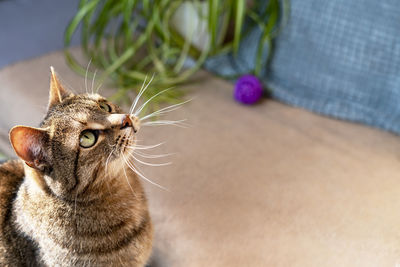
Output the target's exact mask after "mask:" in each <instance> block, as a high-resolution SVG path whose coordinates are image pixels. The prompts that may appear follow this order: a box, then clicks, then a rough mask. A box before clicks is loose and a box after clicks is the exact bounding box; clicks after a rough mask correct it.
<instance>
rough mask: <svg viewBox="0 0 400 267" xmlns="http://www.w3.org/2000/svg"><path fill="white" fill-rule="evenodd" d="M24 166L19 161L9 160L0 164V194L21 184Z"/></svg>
mask: <svg viewBox="0 0 400 267" xmlns="http://www.w3.org/2000/svg"><path fill="white" fill-rule="evenodd" d="M23 178H24V166H23V163H22V161H20V160H9V161H6V162H4V163H2V164H0V192H2V191H3V190H5V189H7V188H9V187H10V186H11V187H13V186H15V185H18V184H20V183H21V181H22V180H23Z"/></svg>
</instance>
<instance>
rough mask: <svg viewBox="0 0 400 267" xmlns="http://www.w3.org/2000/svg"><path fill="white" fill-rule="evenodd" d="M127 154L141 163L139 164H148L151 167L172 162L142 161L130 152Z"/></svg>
mask: <svg viewBox="0 0 400 267" xmlns="http://www.w3.org/2000/svg"><path fill="white" fill-rule="evenodd" d="M129 156H130V157H131V158H132V159H134V160H136V161H137V162H139V163H141V164H143V165H148V166H152V167H161V166H168V165H171V164H172V162H165V163H150V162H145V161H142V160H140V159H138V158H136V157H135V156H134V155H132V154H131V153H130V154H129Z"/></svg>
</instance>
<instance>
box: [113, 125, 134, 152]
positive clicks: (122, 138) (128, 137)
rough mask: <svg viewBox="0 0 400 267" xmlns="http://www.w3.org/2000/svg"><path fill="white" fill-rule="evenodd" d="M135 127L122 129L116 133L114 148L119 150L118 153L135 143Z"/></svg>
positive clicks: (128, 148)
mask: <svg viewBox="0 0 400 267" xmlns="http://www.w3.org/2000/svg"><path fill="white" fill-rule="evenodd" d="M134 133H135V129H134V128H133V127H132V128H128V129H126V130H125V129H124V130H123V131H122V133H121V134H120V135H118V137H117V139H116V140H115V144H116V149H117V151H120V153H124V154H125V153H127V152H129V150H131V149H133V146H134V145H135V138H134Z"/></svg>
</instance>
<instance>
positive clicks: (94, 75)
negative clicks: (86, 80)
mask: <svg viewBox="0 0 400 267" xmlns="http://www.w3.org/2000/svg"><path fill="white" fill-rule="evenodd" d="M96 74H97V69H96V70H95V71H94V74H93V79H92V86H91V91H92V95H93V94H94V91H93V85H94V80H95V79H96Z"/></svg>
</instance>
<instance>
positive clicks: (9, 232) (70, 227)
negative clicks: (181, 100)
mask: <svg viewBox="0 0 400 267" xmlns="http://www.w3.org/2000/svg"><path fill="white" fill-rule="evenodd" d="M100 104H106V105H108V107H109V108H110V109H111V110H110V111H105V110H103V109H101V105H100ZM139 123H140V122H139V120H138V119H137V118H136V117H134V116H132V115H130V114H124V113H122V111H121V109H120V108H119V107H118V106H116V105H113V104H112V103H109V102H108V101H107V100H106V99H104V98H103V97H101V96H99V95H92V94H83V95H73V94H71V93H70V92H68V91H67V90H65V89H64V88H63V87H62V85H61V84H60V83H59V81H58V79H57V77H56V75H55V73H54V72H52V77H51V86H50V101H49V108H48V113H47V115H46V117H45V118H44V120H43V122H42V123H41V125H40V128H31V127H25V126H17V127H15V128H13V129H12V130H11V132H10V139H11V143H12V145H13V147H14V150H15V151H16V153H17V155H18V156H19V157H20V160H19V161H9V162H7V163H4V164H2V165H0V266H143V265H145V263H146V262H147V260H148V258H149V256H150V253H151V244H152V226H151V220H150V216H149V212H148V209H147V202H146V197H145V195H144V191H143V188H142V186H141V184H140V182H139V180H138V178H137V176H136V174H135V173H134V172H133V171H132V170H131V169H130V168H128V166H127V165H126V164H125V163H124V161H123V159H122V158H123V156H124V155H127V154H129V152H130V151H129V150H130V149H131V148H130V147H132V146H133V145H134V142H135V134H136V131H137V130H138V129H139V126H140V125H139ZM87 129H93V130H95V131H96V133H99V135H98V139H97V142H96V143H95V145H93V146H92V147H90V148H84V147H81V146H80V145H79V142H80V141H79V140H80V136H81V133H82V131H84V130H87Z"/></svg>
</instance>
